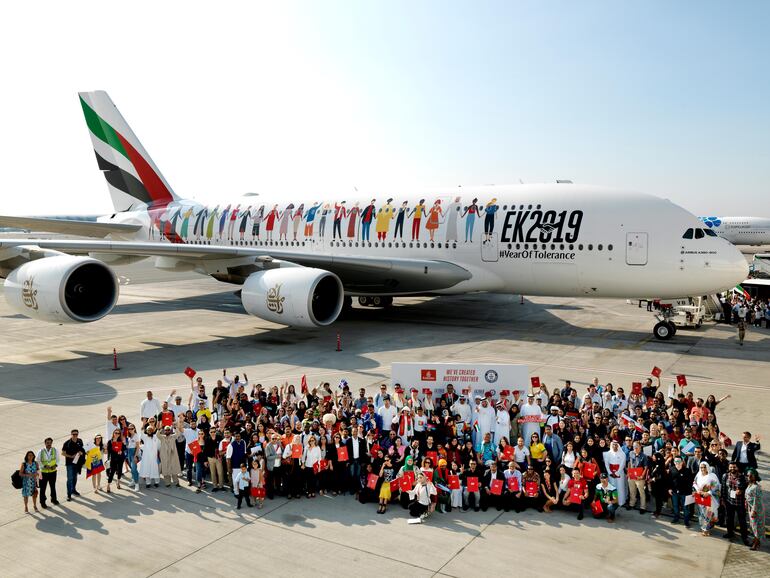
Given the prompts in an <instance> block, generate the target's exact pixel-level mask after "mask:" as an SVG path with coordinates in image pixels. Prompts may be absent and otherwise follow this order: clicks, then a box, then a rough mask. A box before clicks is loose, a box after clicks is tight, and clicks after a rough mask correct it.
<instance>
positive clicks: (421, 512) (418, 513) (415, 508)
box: [407, 472, 436, 520]
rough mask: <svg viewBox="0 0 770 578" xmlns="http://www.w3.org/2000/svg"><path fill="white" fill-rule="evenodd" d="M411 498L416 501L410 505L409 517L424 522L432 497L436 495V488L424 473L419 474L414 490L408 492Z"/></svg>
mask: <svg viewBox="0 0 770 578" xmlns="http://www.w3.org/2000/svg"><path fill="white" fill-rule="evenodd" d="M407 493H408V494H409V498H410V499H412V500H414V501H413V502H412V503H411V504H409V515H410V516H411V517H412V518H418V519H420V520H424V519H425V518H426V517H427V513H428V510H429V508H430V497H431V496H433V495H435V494H436V486H434V485H433V484H432V483H431V482H430V481H429V480H428V478H427V477H426V475H425V474H423V473H422V472H420V473H418V474H417V480H416V483H415V485H414V488H412V489H411V490H409V491H408V492H407Z"/></svg>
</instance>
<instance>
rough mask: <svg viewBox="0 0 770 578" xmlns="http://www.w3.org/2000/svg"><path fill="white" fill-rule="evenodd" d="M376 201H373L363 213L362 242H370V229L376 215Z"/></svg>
mask: <svg viewBox="0 0 770 578" xmlns="http://www.w3.org/2000/svg"><path fill="white" fill-rule="evenodd" d="M374 201H376V199H372V200H371V202H370V203H369V204H368V205H367V206H366V207H365V208H364V210H363V211H362V212H361V241H369V227H370V226H371V225H372V220H373V219H374V215H375V208H374Z"/></svg>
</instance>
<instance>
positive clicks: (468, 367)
mask: <svg viewBox="0 0 770 578" xmlns="http://www.w3.org/2000/svg"><path fill="white" fill-rule="evenodd" d="M390 376H391V378H390V379H391V386H392V387H395V384H397V383H398V384H401V387H405V388H412V387H415V388H417V389H418V390H420V391H425V390H430V391H431V392H432V393H433V398H434V399H436V398H437V397H439V396H441V395H442V394H444V393H445V392H446V386H447V384H449V383H451V384H452V385H453V386H454V390H455V392H456V393H460V392H465V390H468V391H469V393H467V394H466V395H467V396H468V397H470V398H471V399H472V398H474V397H476V396H479V397H484V396H485V395H486V394H487V393H490V394H491V397H492V398H494V399H499V398H500V395H501V392H503V391H505V390H507V391H506V393H509V392H510V393H511V395H513V392H514V391H518V392H519V397H520V398H525V397H526V395H527V390H528V389H529V370H528V369H527V366H526V365H514V364H504V363H497V364H480V363H430V362H425V363H394V364H392V365H391V371H390ZM510 399H512V398H510Z"/></svg>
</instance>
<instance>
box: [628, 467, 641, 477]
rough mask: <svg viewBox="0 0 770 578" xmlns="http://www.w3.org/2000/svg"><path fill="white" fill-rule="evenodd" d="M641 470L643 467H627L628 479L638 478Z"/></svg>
mask: <svg viewBox="0 0 770 578" xmlns="http://www.w3.org/2000/svg"><path fill="white" fill-rule="evenodd" d="M643 472H644V468H628V479H629V480H639V479H641V477H642V473H643Z"/></svg>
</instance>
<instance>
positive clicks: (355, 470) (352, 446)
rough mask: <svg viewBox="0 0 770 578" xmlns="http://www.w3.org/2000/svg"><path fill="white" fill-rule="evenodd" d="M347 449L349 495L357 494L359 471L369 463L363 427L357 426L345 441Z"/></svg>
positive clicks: (359, 480)
mask: <svg viewBox="0 0 770 578" xmlns="http://www.w3.org/2000/svg"><path fill="white" fill-rule="evenodd" d="M370 437H373V436H370ZM345 445H346V446H347V447H348V474H349V480H350V493H351V494H357V493H358V491H359V490H360V489H361V487H360V486H361V470H362V469H364V468H366V464H367V463H368V462H369V453H368V448H367V445H368V444H367V443H366V437H365V436H364V426H362V425H359V426H358V429H357V430H356V431H355V432H354V433H353V436H352V437H349V438H348V439H347V442H345Z"/></svg>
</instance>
